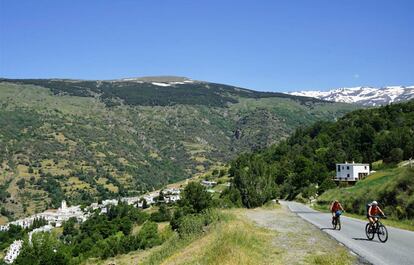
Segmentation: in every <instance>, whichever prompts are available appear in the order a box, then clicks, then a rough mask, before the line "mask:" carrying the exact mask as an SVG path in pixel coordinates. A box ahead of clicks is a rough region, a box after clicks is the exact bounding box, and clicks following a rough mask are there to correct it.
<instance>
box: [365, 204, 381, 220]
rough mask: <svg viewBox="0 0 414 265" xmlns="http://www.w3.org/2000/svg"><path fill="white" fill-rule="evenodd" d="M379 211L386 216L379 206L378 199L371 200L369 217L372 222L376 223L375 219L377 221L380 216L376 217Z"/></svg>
mask: <svg viewBox="0 0 414 265" xmlns="http://www.w3.org/2000/svg"><path fill="white" fill-rule="evenodd" d="M379 213H380V214H381V215H383V216H385V214H384V212H383V211H382V210H381V208H380V207H379V206H378V202H377V201H373V202H371V204H369V208H368V212H367V217H368V220H369V223H370V224H373V223H375V221H377V219H378V218H376V217H375V216H377V215H378V214H379Z"/></svg>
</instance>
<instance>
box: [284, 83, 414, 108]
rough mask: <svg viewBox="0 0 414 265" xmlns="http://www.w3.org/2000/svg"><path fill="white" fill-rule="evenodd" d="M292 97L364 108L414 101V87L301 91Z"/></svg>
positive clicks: (293, 93) (291, 93)
mask: <svg viewBox="0 0 414 265" xmlns="http://www.w3.org/2000/svg"><path fill="white" fill-rule="evenodd" d="M289 94H290V95H296V96H305V97H312V98H318V99H322V100H327V101H335V102H344V103H355V104H359V105H363V106H383V105H387V104H390V103H396V102H401V101H408V100H411V99H414V86H386V87H380V88H375V87H364V86H360V87H351V88H338V89H333V90H329V91H317V90H315V91H299V92H290V93H289Z"/></svg>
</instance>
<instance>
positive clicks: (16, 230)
mask: <svg viewBox="0 0 414 265" xmlns="http://www.w3.org/2000/svg"><path fill="white" fill-rule="evenodd" d="M25 233H26V231H25V230H24V229H23V228H21V227H20V226H17V225H10V227H9V230H8V231H0V250H3V249H5V248H7V247H9V245H10V244H11V243H13V241H14V240H17V239H22V238H23V236H24V235H25Z"/></svg>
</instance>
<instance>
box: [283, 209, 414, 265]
mask: <svg viewBox="0 0 414 265" xmlns="http://www.w3.org/2000/svg"><path fill="white" fill-rule="evenodd" d="M281 203H282V204H285V205H287V206H288V207H289V209H290V210H291V211H292V212H294V213H296V214H297V215H299V216H300V217H301V218H303V219H304V220H306V221H308V222H310V223H312V224H313V225H315V226H317V227H318V228H319V229H321V230H322V231H324V232H326V233H328V234H329V235H331V236H332V237H333V238H335V239H336V240H338V241H339V242H341V243H342V244H344V245H345V246H347V247H348V248H349V249H350V250H352V251H353V252H355V253H357V254H358V255H359V256H361V257H362V258H363V259H365V260H366V261H368V262H370V263H372V264H375V265H414V232H411V231H407V230H402V229H398V228H393V227H387V230H388V241H387V242H385V243H381V242H380V241H379V240H378V236H377V235H375V238H374V239H373V240H372V241H369V240H368V239H367V237H366V235H365V225H366V223H367V222H365V221H362V220H357V219H354V218H349V217H346V213H345V215H342V216H341V223H342V229H341V230H340V231H338V230H333V228H332V224H331V220H332V219H331V218H332V217H331V216H332V215H331V214H330V213H321V212H318V211H315V210H313V209H311V208H309V207H308V206H306V205H303V204H301V203H297V202H290V201H289V202H288V201H283V202H281Z"/></svg>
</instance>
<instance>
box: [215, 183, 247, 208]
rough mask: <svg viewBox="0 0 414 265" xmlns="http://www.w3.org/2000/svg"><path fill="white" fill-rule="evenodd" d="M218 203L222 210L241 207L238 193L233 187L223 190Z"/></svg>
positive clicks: (241, 203)
mask: <svg viewBox="0 0 414 265" xmlns="http://www.w3.org/2000/svg"><path fill="white" fill-rule="evenodd" d="M219 203H220V205H219V206H221V207H223V208H231V207H242V206H243V202H242V199H241V194H240V191H239V190H238V189H237V188H235V187H234V186H231V187H229V188H228V189H225V190H224V191H223V192H222V193H221V194H220V201H219Z"/></svg>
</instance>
